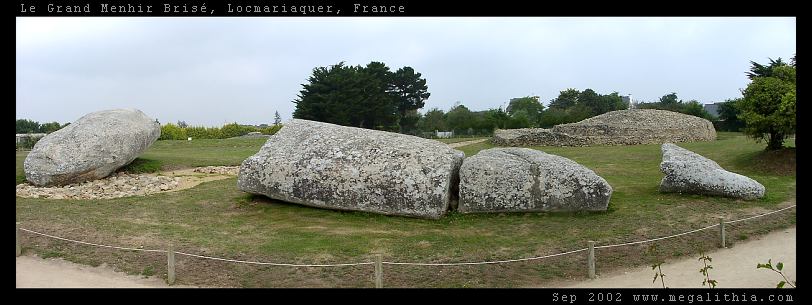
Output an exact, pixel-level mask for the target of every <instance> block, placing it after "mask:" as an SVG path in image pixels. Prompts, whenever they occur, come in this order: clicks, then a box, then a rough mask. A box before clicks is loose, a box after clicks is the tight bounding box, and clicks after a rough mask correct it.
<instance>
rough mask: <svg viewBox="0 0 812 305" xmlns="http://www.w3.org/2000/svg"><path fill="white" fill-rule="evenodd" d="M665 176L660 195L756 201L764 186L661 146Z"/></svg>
mask: <svg viewBox="0 0 812 305" xmlns="http://www.w3.org/2000/svg"><path fill="white" fill-rule="evenodd" d="M662 151H663V162H662V163H660V171H662V172H663V173H664V174H665V177H663V180H662V181H661V182H660V192H664V193H689V194H702V195H712V196H725V197H733V198H742V199H757V198H761V197H763V196H764V192H765V189H764V186H763V185H761V183H758V182H757V181H755V180H753V179H750V178H748V177H746V176H742V175H739V174H736V173H732V172H729V171H726V170H724V169H723V168H722V167H721V166H719V164H717V163H716V162H714V161H713V160H710V159H708V158H705V157H703V156H701V155H699V154H696V153H694V152H692V151H690V150H687V149H684V148H682V147H679V146H676V145H674V144H671V143H665V144H663V145H662Z"/></svg>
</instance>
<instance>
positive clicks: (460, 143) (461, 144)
mask: <svg viewBox="0 0 812 305" xmlns="http://www.w3.org/2000/svg"><path fill="white" fill-rule="evenodd" d="M487 140H490V139H479V140H473V141H465V142H457V143H451V144H448V147H451V148H457V147H462V146H465V145H471V144H476V143H480V142H485V141H487Z"/></svg>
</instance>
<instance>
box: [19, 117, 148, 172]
mask: <svg viewBox="0 0 812 305" xmlns="http://www.w3.org/2000/svg"><path fill="white" fill-rule="evenodd" d="M160 135H161V127H160V125H159V124H158V123H156V122H155V120H153V119H151V118H149V117H147V115H145V114H144V113H143V112H141V111H140V110H136V109H114V110H104V111H98V112H93V113H89V114H87V115H85V116H83V117H81V118H79V119H78V120H77V121H76V122H73V123H71V124H70V125H68V126H66V127H65V128H62V129H60V130H57V131H55V132H53V133H51V134H49V135H47V136H45V137H43V138H42V139H41V140H40V141H39V142H37V144H36V145H34V148H33V149H32V150H31V152H30V153H29V154H28V156H27V157H26V158H25V163H24V170H25V178H26V179H27V180H28V181H29V182H30V183H33V184H34V185H38V186H51V185H65V184H70V183H77V182H83V181H89V180H95V179H100V178H103V177H105V176H107V175H109V174H110V173H112V172H114V171H115V170H116V169H118V168H120V167H122V166H124V165H127V164H129V163H130V162H132V161H133V160H134V159H135V158H136V157H138V155H140V154H141V153H143V152H144V151H145V150H146V149H147V148H149V146H150V145H152V143H153V142H155V140H157V139H158V137H160Z"/></svg>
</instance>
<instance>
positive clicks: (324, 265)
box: [175, 252, 374, 267]
mask: <svg viewBox="0 0 812 305" xmlns="http://www.w3.org/2000/svg"><path fill="white" fill-rule="evenodd" d="M175 253H177V254H180V255H186V256H192V257H199V258H205V259H213V260H218V261H225V262H232V263H243V264H254V265H271V266H288V267H341V266H359V265H372V264H374V263H373V262H365V263H351V264H322V265H318V264H312V265H311V264H301V265H300V264H284V263H263V262H252V261H241V260H236V259H227V258H219V257H211V256H203V255H197V254H190V253H184V252H175Z"/></svg>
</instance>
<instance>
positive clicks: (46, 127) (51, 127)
mask: <svg viewBox="0 0 812 305" xmlns="http://www.w3.org/2000/svg"><path fill="white" fill-rule="evenodd" d="M60 129H62V125H60V124H59V123H58V122H50V123H45V124H42V125H41V126H40V127H39V130H40V132H44V133H52V132H54V131H57V130H60Z"/></svg>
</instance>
